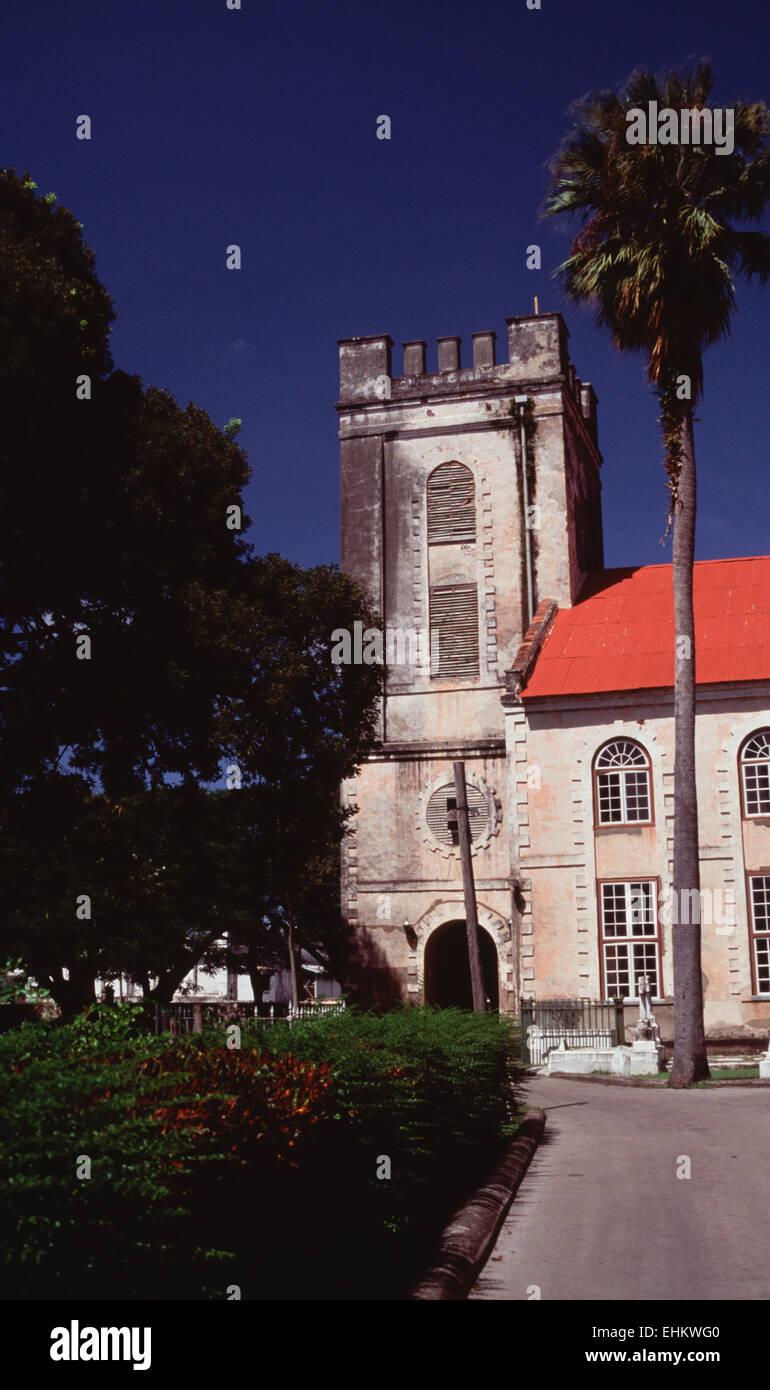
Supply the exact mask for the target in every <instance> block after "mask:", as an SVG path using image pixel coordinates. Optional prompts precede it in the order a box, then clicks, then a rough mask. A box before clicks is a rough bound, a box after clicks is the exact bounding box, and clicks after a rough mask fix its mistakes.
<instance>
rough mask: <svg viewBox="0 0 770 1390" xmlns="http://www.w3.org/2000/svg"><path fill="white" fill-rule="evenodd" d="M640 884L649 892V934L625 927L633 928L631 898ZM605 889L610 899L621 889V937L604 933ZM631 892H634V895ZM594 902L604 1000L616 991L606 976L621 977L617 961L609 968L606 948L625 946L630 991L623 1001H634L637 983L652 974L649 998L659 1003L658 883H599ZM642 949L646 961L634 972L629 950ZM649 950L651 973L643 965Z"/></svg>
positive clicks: (652, 880)
mask: <svg viewBox="0 0 770 1390" xmlns="http://www.w3.org/2000/svg"><path fill="white" fill-rule="evenodd" d="M643 884H646V885H649V888H650V890H651V892H650V902H651V917H650V925H651V926H652V931H645V932H633V931H629V930H628V929H629V927H631V928H632V927H633V925H634V920H633V919H634V908H633V899H634V897H637V898H638V897H639V889H640V888H641V887H642V885H643ZM605 888H612V889H613V890H614V892H613V896H615V897H616V898H617V890H618V889H621V888H622V889H623V890H624V893H623V897H624V908H625V919H626V920H625V923H624V925H625V928H626V931H625V934H621V933H619V932H611V933H610V932H608V931H607V918H606V914H605V907H606V903H605V892H604V890H605ZM634 890H636V892H635V891H634ZM598 898H599V903H598V908H599V949H600V951H601V965H602V981H603V985H604V994H605V996H606V997H607V998H614V997H617V992H618V991H617V987H615V986H610V984H609V976H610V974H611V973H612V974H615V975H618V974H620V973H621V969H620V966H619V964H618V962H617V958H616V961H615V963H614V964H610V959H609V955H610V953H609V951H608V947H609V948H611V947H613V946H625V947H626V954H627V973H628V976H629V986H630V989H629V993H628V994H626V995H624V996H623V997H624V998H625V999H628V1000H632V1001H633V1000H635V999H638V997H639V996H638V994H637V992H636V986H637V981H638V980H639V979H640V978H641V976H642V975H648V976H650V975H653V974H654V979H655V985H656V989H655V990H654V991H653V997H654V998H655V999H656V1000H657V1002H658V1003H661V1002H662V1000H663V997H664V995H663V976H662V962H661V940H660V926H659V922H658V880H657V879H656V878H633V879H600V880H599V882H598ZM642 945H644V946H645V947H646V948H647V949H646V950H645V951H644V953H643V956H644V957H645V958H646V961H643V963H642V964H641V966H640V967H639V968H637V966H636V961H635V956H636V954H637V953H636V952H635V951H634V950H633V947H634V946H642ZM628 948H631V949H628ZM650 948H652V955H653V969H651V968H650V965H649V964H648V963H646V962H647V961H649V958H650ZM621 993H622V990H621Z"/></svg>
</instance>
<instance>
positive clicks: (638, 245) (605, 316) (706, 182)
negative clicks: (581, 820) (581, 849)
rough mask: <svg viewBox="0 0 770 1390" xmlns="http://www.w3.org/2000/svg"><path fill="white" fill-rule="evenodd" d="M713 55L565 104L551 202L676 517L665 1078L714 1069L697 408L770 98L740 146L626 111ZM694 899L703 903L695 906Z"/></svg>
mask: <svg viewBox="0 0 770 1390" xmlns="http://www.w3.org/2000/svg"><path fill="white" fill-rule="evenodd" d="M712 87H713V76H712V71H711V68H710V65H709V64H708V63H707V62H701V63H699V64H698V65H697V66H696V67H695V69H694V70H691V71H685V72H682V73H678V72H666V73H664V74H663V75H662V76H653V75H652V74H650V73H648V72H643V71H637V72H634V73H633V74H632V75H631V77H630V78H629V79H628V81H627V82H626V84H625V86H624V88H623V89H622V91H621V92H620V93H619V94H618V93H615V92H613V91H600V92H595V93H592V94H591V95H589V96H588V97H585V98H583V99H582V100H581V101H580V102H578V103H577V104H576V106H575V107H574V108H573V115H574V126H573V128H572V129H571V130H570V131H569V133H568V134H567V136H566V138H565V140H564V142H563V143H562V146H561V148H560V150H559V151H558V154H557V155H556V157H555V160H554V165H553V183H552V188H551V191H550V195H549V197H548V200H547V203H546V212H547V213H548V214H568V215H573V216H576V217H578V218H579V219H580V220H581V221H582V223H583V225H582V228H581V230H580V232H579V234H578V235H577V236H576V237H575V239H574V241H573V243H572V246H571V254H570V256H569V258H568V260H567V261H566V262H565V263H564V265H563V266H561V267H560V268H559V269H560V272H561V274H562V276H563V281H564V284H565V287H566V290H567V292H568V294H569V295H570V296H571V298H573V299H575V300H578V301H583V302H585V303H588V304H589V305H591V306H593V307H594V308H595V310H596V313H597V318H598V321H599V323H600V324H601V325H602V326H603V327H605V328H607V329H608V330H609V331H610V333H611V334H612V339H613V342H614V343H615V345H616V347H618V348H619V349H620V350H621V351H641V352H643V353H644V354H645V356H646V360H647V371H648V376H649V380H650V381H651V382H652V384H653V385H654V387H655V390H656V392H657V395H658V398H659V401H660V406H661V422H662V428H663V443H664V449H665V466H666V470H667V473H668V482H669V488H670V517H669V521H670V524H671V525H672V527H673V567H672V568H673V587H674V619H675V635H676V647H675V684H674V719H675V739H676V753H675V765H674V866H673V884H672V890H673V900H674V903H675V904H678V905H680V910H679V911H678V913H677V921H676V922H675V925H674V927H673V948H674V987H675V1039H674V1064H673V1069H672V1074H671V1085H672V1086H686V1085H689V1084H690V1083H692V1082H693V1081H697V1080H699V1079H701V1078H703V1077H705V1076H707V1075H708V1063H707V1060H706V1044H705V1035H704V1024H703V991H702V974H701V933H700V921H699V920H697V921H695V922H692V921H683V920H682V919H683V917H684V916H685V914H684V912H683V911H682V907H681V905H683V904H684V903H692V902H694V900H695V895H697V897H698V901H699V897H700V866H699V858H698V811H697V800H696V781H695V631H694V620H693V587H692V586H693V560H694V544H695V511H696V487H695V451H694V437H693V419H694V410H695V407H696V404H697V401H698V399H699V397H700V395H701V393H702V389H703V352H704V350H705V349H706V348H707V347H708V346H709V345H710V344H712V343H714V342H716V341H718V340H719V339H720V338H723V337H724V336H725V335H726V334H727V333H728V331H729V327H730V322H731V319H732V316H733V313H734V310H735V290H734V277H735V276H736V275H742V276H744V277H745V278H746V279H747V280H752V279H755V278H756V279H758V280H759V281H760V282H761V283H764V282H765V280H766V279H767V277H768V274H770V237H768V235H767V234H766V233H765V232H763V231H760V230H756V229H752V228H751V227H750V226H748V227H747V225H746V224H751V223H752V222H756V221H757V220H758V219H759V218H760V217H761V216H762V214H763V212H764V210H765V207H766V204H767V200H768V197H769V196H770V154H769V153H768V146H767V136H768V130H769V129H770V122H769V120H768V112H767V108H766V107H765V105H764V103H763V102H759V101H758V102H751V103H746V102H742V101H739V102H735V103H732V104H731V108H730V109H732V110H733V111H734V149H733V151H732V153H727V152H726V150H725V149H723V150H722V151H721V152H718V151H717V149H716V147H715V146H714V145H713V144H692V143H689V144H685V143H681V144H680V143H677V142H675V143H669V144H663V143H660V142H659V143H647V144H640V145H637V144H632V143H629V140H628V138H627V135H628V132H629V122H628V120H627V113H628V112H629V111H631V110H632V109H641V110H643V111H644V112H645V113H647V112H648V103H649V102H657V104H658V107H657V109H658V110H660V111H662V110H663V108H666V107H667V108H671V109H673V110H674V111H676V112H677V113H678V112H680V111H685V110H690V109H692V108H699V109H702V108H706V107H710V105H711V92H712ZM696 915H697V914H696Z"/></svg>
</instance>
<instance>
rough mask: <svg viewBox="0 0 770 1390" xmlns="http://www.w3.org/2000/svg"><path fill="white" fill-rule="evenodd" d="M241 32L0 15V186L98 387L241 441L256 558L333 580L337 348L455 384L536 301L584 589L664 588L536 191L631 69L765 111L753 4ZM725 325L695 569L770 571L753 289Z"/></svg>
mask: <svg viewBox="0 0 770 1390" xmlns="http://www.w3.org/2000/svg"><path fill="white" fill-rule="evenodd" d="M241 3H242V7H243V8H242V10H241V11H230V10H228V9H227V8H226V3H225V0H101V3H94V0H78V3H75V2H74V0H37V3H35V0H32V2H31V3H30V0H6V4H5V7H4V12H3V14H2V17H0V41H1V42H2V52H3V89H2V93H1V94H0V109H1V110H2V132H3V134H2V148H1V149H0V162H1V163H3V164H5V165H13V166H15V167H16V169H17V170H19V171H20V172H21V171H23V170H25V169H28V170H29V171H30V173H31V174H32V177H33V178H34V179H35V180H36V181H37V184H38V188H39V191H40V192H42V193H47V192H49V191H53V192H55V193H56V194H57V195H58V196H59V199H60V201H62V202H64V203H66V204H67V205H68V206H69V207H71V208H72V210H73V211H74V213H75V215H76V216H77V217H78V218H79V219H80V220H81V221H82V222H83V223H84V224H85V236H86V239H87V240H88V242H89V244H90V245H91V247H92V248H93V250H94V251H95V253H96V256H97V270H98V273H99V275H100V278H101V279H102V280H103V282H104V283H105V284H106V286H107V288H108V289H109V291H110V293H111V294H112V296H113V299H114V301H115V305H116V308H117V312H118V315H119V319H118V323H117V324H116V326H115V329H114V331H113V335H112V340H113V352H114V356H115V361H116V365H118V366H120V367H122V368H124V369H125V370H127V371H130V372H138V373H139V374H140V375H141V376H142V377H143V379H144V381H145V382H146V383H148V384H154V385H158V386H164V387H168V388H170V390H171V391H172V392H173V394H174V396H175V397H176V399H177V400H178V401H179V402H180V404H182V405H185V404H186V403H187V402H188V401H190V400H194V401H195V402H196V403H197V404H198V405H200V406H202V407H204V408H205V409H206V410H208V411H209V413H210V414H211V416H212V417H213V419H214V420H215V421H216V422H217V423H218V424H220V425H224V424H225V422H226V421H227V420H228V419H229V418H230V416H232V415H238V416H241V417H242V418H243V421H244V425H243V430H242V432H241V434H240V437H239V442H240V443H241V444H243V446H244V447H245V448H246V450H247V451H248V455H249V459H250V462H251V465H252V468H253V478H252V482H251V484H250V487H249V491H248V493H247V499H246V500H247V506H248V510H249V511H250V512H251V514H252V515H253V517H254V523H255V524H254V526H253V528H252V531H251V533H250V535H251V539H252V540H253V541H254V543H255V545H256V546H257V548H258V550H260V551H266V550H280V551H282V552H283V553H284V554H286V555H288V556H290V557H291V558H293V559H297V560H300V561H302V562H303V563H306V564H310V563H318V562H326V561H330V560H336V559H337V558H338V554H339V525H338V506H339V502H338V486H339V484H338V444H337V436H336V430H337V419H336V413H335V411H334V409H333V404H334V401H335V400H336V398H337V385H338V381H337V346H336V340H337V338H341V337H349V336H354V335H358V334H369V333H390V335H391V337H392V338H393V339H394V342H395V343H396V345H397V347H396V352H395V356H394V372H395V373H396V374H397V375H398V374H400V373H401V351H400V344H401V342H402V341H403V340H405V339H408V338H426V339H427V340H428V343H429V359H428V360H429V364H432V363H433V362H435V345H434V344H432V340H433V339H435V338H436V337H437V336H439V335H446V334H451V333H460V334H462V335H463V339H464V342H463V353H464V359H463V360H464V362H466V363H469V362H470V349H471V343H470V334H471V333H472V332H474V331H476V330H480V329H487V328H494V329H496V330H497V331H498V334H499V335H500V338H499V351H500V356H501V357H503V356H504V355H505V346H504V344H505V337H504V334H505V325H504V320H505V318H506V317H507V316H509V315H513V314H523V313H529V312H531V310H532V297H533V295H534V294H538V295H539V297H540V307H541V311H544V310H553V309H561V310H562V312H563V313H564V315H565V319H566V322H567V326H568V328H569V330H570V335H571V338H570V348H571V353H572V357H573V360H574V362H575V365H576V367H577V370H578V373H579V374H580V375H581V376H582V377H583V378H584V379H590V380H591V381H593V383H594V386H595V389H596V391H597V393H598V396H599V412H600V413H599V429H600V444H601V447H602V451H603V453H604V458H605V466H604V471H603V477H604V517H605V549H606V557H605V558H606V563H607V564H608V565H625V564H634V563H660V562H661V561H664V560H668V559H670V542H669V543H668V544H667V546H666V547H665V548H662V547H661V546H660V545H659V544H658V541H659V538H660V536H661V535H662V533H663V530H664V525H665V506H666V494H665V491H664V488H663V479H664V475H663V470H662V468H660V466H659V463H658V461H659V458H660V445H659V441H658V436H657V427H656V422H655V421H656V414H657V410H656V402H655V400H654V398H653V397H652V396H651V394H650V391H649V388H648V387H647V385H646V382H645V377H644V370H643V365H642V362H641V359H637V358H629V357H620V356H619V355H618V354H616V353H615V352H614V351H613V349H612V348H611V346H610V344H609V342H608V341H607V339H606V337H605V336H604V335H603V334H601V333H600V332H599V331H598V330H597V329H595V328H594V327H593V324H592V320H591V318H590V316H589V314H588V313H587V312H584V311H580V310H577V309H576V308H574V307H572V306H570V305H565V304H564V303H563V301H562V298H561V296H560V293H559V291H558V290H557V289H556V287H555V283H554V282H553V280H552V279H551V276H550V274H549V273H548V272H549V271H550V269H551V268H552V267H553V266H555V265H556V264H558V262H559V261H560V260H562V259H563V258H564V255H565V254H566V251H567V244H568V232H567V229H566V228H565V229H561V230H560V229H558V228H557V227H556V226H554V225H553V224H552V223H551V222H547V223H539V221H538V207H539V205H540V204H541V201H542V198H543V196H544V194H545V191H546V187H547V178H546V172H545V165H546V161H547V160H548V158H549V156H550V155H551V153H552V152H553V150H554V149H555V147H556V146H557V144H558V142H559V140H560V138H561V136H562V134H563V132H564V130H565V128H566V126H567V117H566V115H565V109H566V107H567V106H568V104H569V103H570V102H571V101H572V100H574V99H575V98H577V97H578V96H580V95H582V94H583V93H584V92H586V91H588V90H589V89H591V88H594V87H597V86H615V85H617V84H618V83H620V82H621V81H622V80H623V78H624V77H625V76H626V75H627V74H628V73H629V71H630V70H631V69H632V68H633V67H635V66H637V65H644V66H647V67H650V68H653V69H656V70H657V69H659V68H661V67H663V66H667V65H668V66H670V65H676V64H679V63H681V62H682V61H683V60H684V59H686V58H688V57H690V56H694V57H698V56H701V55H708V56H710V57H711V59H712V61H713V63H714V66H715V69H716V73H717V86H716V89H715V92H714V97H713V100H714V103H715V104H716V105H721V106H726V105H729V104H730V101H731V99H734V98H736V97H746V98H757V97H762V98H763V99H770V71H769V68H770V64H769V63H768V53H769V52H770V18H769V17H768V8H767V4H766V3H764V0H733V3H731V4H729V5H726V4H724V3H716V0H705V3H704V2H703V0H701V3H700V4H699V5H693V4H684V3H683V0H673V3H668V4H667V3H663V0H647V3H641V0H638V2H637V3H613V4H610V3H606V0H605V3H599V0H585V3H580V0H542V9H541V10H540V11H530V10H528V9H527V8H526V4H525V0H503V2H502V3H500V0H487V3H484V4H479V3H477V4H475V5H474V6H471V5H460V4H455V3H452V0H447V3H442V4H439V3H436V2H435V0H417V2H416V3H415V2H414V0H412V3H409V4H406V3H402V2H401V0H391V3H388V4H374V3H370V2H369V3H366V2H364V3H361V0H359V3H347V2H346V3H339V0H332V3H331V4H326V5H320V4H318V3H315V4H309V3H301V4H296V3H291V0H288V3H287V0H281V3H271V0H241ZM82 113H86V114H88V115H90V116H91V118H92V121H93V138H92V140H91V141H90V142H85V141H79V140H76V139H75V118H76V116H78V115H80V114H82ZM380 114H388V115H389V116H390V117H391V120H392V139H391V140H390V141H389V142H387V141H380V140H377V139H376V137H375V126H376V118H377V116H378V115H380ZM234 242H237V243H239V244H240V246H241V247H242V250H243V258H244V260H243V267H244V268H243V269H242V270H241V271H240V272H230V271H227V270H226V268H225V247H226V246H227V245H228V244H230V243H234ZM532 242H539V243H540V245H541V246H542V248H543V266H544V269H543V271H542V272H541V273H537V272H532V271H527V270H526V269H525V265H524V260H525V254H524V253H525V248H526V246H527V245H528V244H530V243H532ZM738 305H739V311H738V314H737V316H736V320H735V325H734V331H733V335H732V338H731V340H730V341H729V342H728V343H726V344H725V345H724V346H720V347H719V348H716V349H712V350H710V351H709V353H708V355H707V357H706V396H705V400H704V402H703V405H702V407H701V410H700V423H699V425H698V426H697V435H696V447H697V457H698V466H699V522H698V535H697V557H698V558H699V559H711V558H717V557H720V556H733V555H745V554H748V555H751V554H757V553H766V552H767V551H768V550H770V534H769V532H770V528H769V527H768V510H769V508H768V482H767V477H768V470H767V461H768V452H769V450H770V391H768V333H767V324H768V311H769V310H770V289H768V290H765V291H761V290H760V289H751V290H747V289H746V288H743V287H742V286H741V287H739V289H738ZM431 354H432V355H431Z"/></svg>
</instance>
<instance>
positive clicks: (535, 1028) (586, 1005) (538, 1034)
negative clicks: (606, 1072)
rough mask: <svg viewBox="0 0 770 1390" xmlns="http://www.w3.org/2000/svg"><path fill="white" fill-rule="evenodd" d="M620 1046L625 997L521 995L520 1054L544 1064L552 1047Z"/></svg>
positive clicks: (535, 1062)
mask: <svg viewBox="0 0 770 1390" xmlns="http://www.w3.org/2000/svg"><path fill="white" fill-rule="evenodd" d="M562 1042H564V1043H566V1044H567V1046H568V1047H618V1046H620V1045H622V1044H623V1043H624V1042H625V1031H624V1026H623V1000H622V999H522V1001H521V1057H522V1061H523V1062H525V1063H527V1064H528V1065H529V1066H541V1065H542V1064H543V1062H545V1061H546V1059H547V1057H548V1053H549V1052H550V1051H551V1049H552V1048H554V1047H558V1046H559V1044H560V1043H562Z"/></svg>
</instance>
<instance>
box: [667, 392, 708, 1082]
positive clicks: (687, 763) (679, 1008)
mask: <svg viewBox="0 0 770 1390" xmlns="http://www.w3.org/2000/svg"><path fill="white" fill-rule="evenodd" d="M695 501H696V490H695V446H694V441H693V426H692V410H691V409H688V411H687V414H686V416H685V418H684V420H683V422H682V454H681V473H680V477H679V488H678V498H677V503H676V507H675V509H674V545H673V552H674V553H673V567H672V568H673V581H674V632H675V639H674V640H675V667H674V672H675V675H674V745H675V752H674V874H673V884H672V889H673V917H672V939H673V948H674V950H673V955H674V1062H673V1067H672V1070H671V1077H670V1080H669V1085H670V1086H676V1087H680V1086H690V1085H692V1083H693V1082H694V1081H703V1080H704V1079H705V1078H706V1077H707V1076H708V1075H709V1068H708V1061H707V1059H706V1037H705V1031H704V1026H703V977H702V973H701V926H700V918H701V913H700V861H699V856H698V802H697V792H696V782H695V621H694V614H693V598H692V586H693V562H694V558H695Z"/></svg>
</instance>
